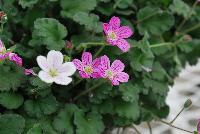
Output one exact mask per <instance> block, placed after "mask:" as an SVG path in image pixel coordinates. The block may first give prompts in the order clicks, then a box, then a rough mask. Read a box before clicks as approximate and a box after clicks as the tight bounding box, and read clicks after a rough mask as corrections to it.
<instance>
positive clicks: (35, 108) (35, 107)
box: [24, 95, 58, 118]
mask: <svg viewBox="0 0 200 134" xmlns="http://www.w3.org/2000/svg"><path fill="white" fill-rule="evenodd" d="M57 108H58V102H57V100H56V98H55V97H54V96H51V95H50V96H47V97H45V98H41V99H37V100H27V101H25V103H24V110H25V111H26V112H27V114H28V115H29V116H31V117H37V118H40V117H42V116H44V115H50V114H52V113H54V112H56V110H57Z"/></svg>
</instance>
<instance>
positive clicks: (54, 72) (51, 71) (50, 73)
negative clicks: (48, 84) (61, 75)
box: [49, 68, 58, 77]
mask: <svg viewBox="0 0 200 134" xmlns="http://www.w3.org/2000/svg"><path fill="white" fill-rule="evenodd" d="M49 75H50V76H51V77H56V76H58V71H57V69H54V68H53V69H50V70H49Z"/></svg>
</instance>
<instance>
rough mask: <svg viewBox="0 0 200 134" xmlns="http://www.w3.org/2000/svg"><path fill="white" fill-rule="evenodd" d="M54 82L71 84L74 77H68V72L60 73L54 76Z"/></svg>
mask: <svg viewBox="0 0 200 134" xmlns="http://www.w3.org/2000/svg"><path fill="white" fill-rule="evenodd" d="M54 82H55V83H56V84H59V85H69V83H71V82H72V78H70V77H68V76H67V74H66V73H60V74H59V75H58V76H56V77H55V78H54Z"/></svg>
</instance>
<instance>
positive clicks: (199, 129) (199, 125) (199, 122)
mask: <svg viewBox="0 0 200 134" xmlns="http://www.w3.org/2000/svg"><path fill="white" fill-rule="evenodd" d="M197 131H198V134H200V119H199V121H198V124H197Z"/></svg>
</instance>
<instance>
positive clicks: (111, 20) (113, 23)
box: [109, 16, 120, 29]
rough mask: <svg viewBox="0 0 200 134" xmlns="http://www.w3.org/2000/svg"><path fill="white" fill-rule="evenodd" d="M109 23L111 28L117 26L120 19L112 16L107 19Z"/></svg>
mask: <svg viewBox="0 0 200 134" xmlns="http://www.w3.org/2000/svg"><path fill="white" fill-rule="evenodd" d="M109 25H111V26H112V28H113V29H117V28H119V27H120V19H119V17H115V16H113V17H112V18H111V19H110V21H109Z"/></svg>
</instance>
